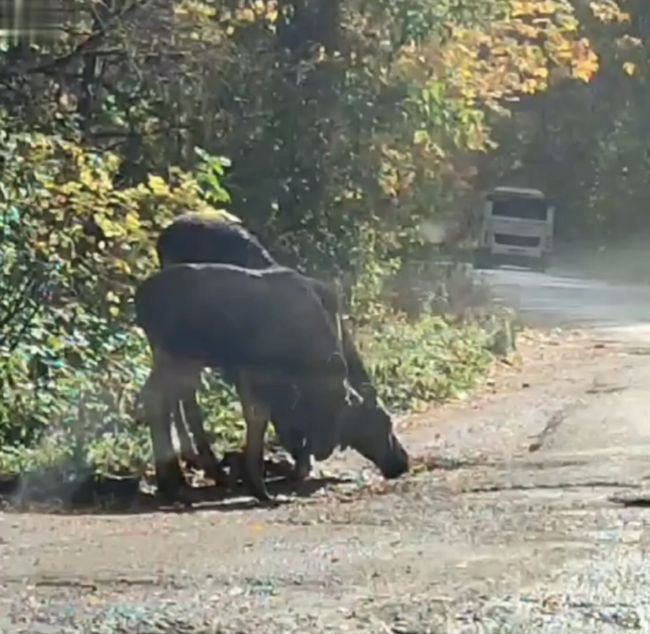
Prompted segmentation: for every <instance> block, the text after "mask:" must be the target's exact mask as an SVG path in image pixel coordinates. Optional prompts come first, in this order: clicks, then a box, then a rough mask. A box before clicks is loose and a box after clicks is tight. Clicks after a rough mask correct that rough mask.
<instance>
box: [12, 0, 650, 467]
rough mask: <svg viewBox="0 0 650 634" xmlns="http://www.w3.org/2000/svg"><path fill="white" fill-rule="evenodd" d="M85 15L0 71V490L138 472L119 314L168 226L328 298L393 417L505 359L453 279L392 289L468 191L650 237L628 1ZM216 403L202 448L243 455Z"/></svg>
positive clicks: (198, 8) (334, 2)
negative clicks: (530, 197)
mask: <svg viewBox="0 0 650 634" xmlns="http://www.w3.org/2000/svg"><path fill="white" fill-rule="evenodd" d="M77 4H78V11H77V12H76V14H74V15H73V16H72V18H73V19H72V21H71V22H70V23H69V24H67V25H65V28H64V29H62V32H61V34H60V37H57V38H55V39H50V40H47V41H36V42H33V43H31V44H30V43H29V42H27V41H17V42H13V41H7V42H5V44H4V46H3V48H2V52H0V103H2V104H3V109H2V111H0V173H1V178H0V232H1V243H0V268H2V276H1V278H0V446H1V450H0V477H2V476H3V475H8V474H12V473H16V472H23V471H28V470H34V469H36V468H44V467H50V466H53V465H56V464H60V463H61V462H63V463H65V464H68V465H70V464H72V465H81V464H89V465H91V467H92V468H96V469H97V470H98V471H100V472H103V473H113V474H121V473H130V472H134V471H135V472H139V471H141V470H142V469H144V468H145V466H146V464H147V462H148V460H149V441H148V436H147V430H146V427H145V426H144V425H143V424H142V421H141V420H140V419H139V416H138V411H137V407H136V402H135V400H136V399H135V397H136V394H137V392H138V390H139V388H140V387H141V386H142V384H143V382H144V380H145V378H146V376H147V372H148V368H149V356H148V354H149V353H148V350H147V348H146V345H145V341H144V338H143V336H142V334H141V333H140V332H139V331H137V330H136V329H135V328H134V327H133V325H132V321H133V320H132V306H131V298H132V295H133V291H134V289H135V287H136V285H137V283H138V282H139V281H140V280H142V279H144V278H145V277H146V276H147V275H148V274H150V273H151V272H152V271H153V270H155V268H156V267H157V262H156V259H155V254H154V249H153V247H154V241H155V238H156V235H157V233H158V232H159V231H160V229H161V228H162V227H163V226H165V225H166V224H167V223H169V222H170V221H171V219H172V218H173V217H174V216H175V215H177V214H178V213H181V212H185V211H189V210H198V211H203V212H206V213H214V214H233V215H235V216H237V217H238V218H240V219H241V220H242V221H243V222H244V223H245V224H246V225H247V226H248V227H250V228H251V229H252V230H253V231H254V232H256V233H257V234H258V235H259V237H260V239H261V240H262V242H263V243H264V244H265V245H267V246H268V247H269V248H270V250H271V251H272V253H273V255H274V256H275V257H276V258H277V259H278V260H279V261H281V262H283V263H286V264H288V265H290V266H296V267H298V268H299V269H301V270H303V271H305V272H308V273H310V274H313V275H316V276H320V277H323V278H325V279H336V280H338V281H340V283H341V287H342V290H343V291H344V294H345V297H346V300H347V302H348V312H349V315H350V319H351V321H352V323H353V325H354V329H355V331H356V333H357V338H358V341H359V345H360V348H361V351H362V354H363V356H364V360H365V361H366V363H367V364H368V367H369V368H370V369H371V371H372V373H373V376H374V377H375V379H376V381H377V384H378V387H379V389H380V393H381V395H382V397H383V398H384V399H385V401H386V402H387V404H388V405H389V406H390V407H391V408H393V409H395V410H396V411H401V412H407V411H410V410H412V409H414V408H419V407H423V406H424V405H426V404H428V403H431V402H435V401H441V400H445V399H449V398H454V397H459V396H462V395H463V394H465V393H467V391H468V390H470V389H471V388H472V386H473V385H474V384H475V383H476V381H478V380H480V377H481V376H482V375H483V374H484V372H485V370H486V369H487V368H488V367H489V364H490V362H491V361H492V360H493V358H494V355H495V354H499V353H501V352H499V349H498V348H495V346H494V338H495V328H497V329H498V325H497V326H495V324H497V322H498V321H499V320H496V321H495V319H494V318H493V317H492V316H489V315H487V316H486V315H485V314H483V312H484V311H481V310H479V309H478V307H477V306H476V305H475V304H476V302H475V298H476V295H475V294H476V293H480V292H481V290H480V289H475V288H474V287H472V285H471V284H469V282H468V279H469V278H467V276H465V277H463V275H462V274H459V275H458V276H457V278H456V281H453V280H452V279H451V278H450V277H445V276H444V275H441V276H440V277H439V278H432V277H428V278H427V277H426V275H429V274H428V273H427V274H422V275H419V276H418V275H416V276H415V277H413V276H410V275H405V272H406V271H408V270H411V269H412V267H413V264H414V263H417V262H422V261H430V260H432V259H440V258H441V256H443V255H444V254H445V253H446V252H452V251H453V249H455V248H456V247H458V246H459V245H460V244H462V243H463V241H466V239H467V238H468V236H471V231H472V228H473V221H474V216H473V214H472V211H473V210H474V209H476V206H477V203H478V201H479V199H480V194H481V192H482V188H485V187H491V186H493V185H494V184H495V183H497V182H501V181H504V180H507V181H508V182H515V183H517V182H518V183H520V184H524V185H530V186H538V187H542V188H543V189H545V190H547V191H549V192H551V193H552V194H553V195H554V196H556V197H559V207H560V209H561V210H562V209H566V213H564V215H563V216H562V215H561V220H560V227H561V231H563V232H565V234H566V235H575V234H576V233H578V234H580V232H583V231H585V230H587V229H588V230H589V231H590V232H591V233H594V232H602V235H608V232H612V231H617V230H630V229H631V228H634V227H635V226H637V225H638V224H640V223H642V222H643V221H644V216H643V214H642V213H641V208H640V207H642V205H641V202H642V200H644V198H643V197H642V195H641V192H642V191H643V187H644V186H645V184H646V182H647V173H648V170H647V169H645V167H644V166H646V165H647V163H648V160H650V158H649V156H648V152H647V147H646V146H644V145H643V143H642V141H641V140H642V139H643V138H644V136H643V134H642V128H643V126H644V125H647V116H646V113H647V108H641V107H640V105H639V104H641V103H645V101H644V100H643V99H641V98H638V97H635V99H628V96H629V95H630V94H632V93H634V94H635V95H636V94H637V93H639V94H641V93H642V94H646V93H647V92H648V87H647V80H646V79H645V77H646V65H647V59H648V56H647V51H646V48H645V47H646V46H647V45H646V42H645V40H644V29H645V30H646V31H648V30H650V26H649V25H648V21H647V19H646V18H645V14H644V13H643V9H644V6H643V4H642V3H641V2H640V1H639V2H635V1H633V0H628V2H626V3H625V10H626V11H627V13H624V12H623V11H622V10H621V9H620V8H619V7H618V5H617V3H616V2H614V1H613V0H601V1H599V2H591V3H590V4H589V5H588V6H585V3H579V2H577V1H576V2H572V1H570V0H544V1H540V0H533V1H530V2H523V1H518V0H489V1H486V0H470V1H469V2H463V3H458V2H455V1H454V0H442V1H435V2H433V1H432V0H390V1H385V0H374V1H371V2H362V1H356V0H349V1H348V0H255V1H253V0H210V1H208V0H205V1H200V0H162V1H161V2H157V3H155V4H150V3H146V4H145V3H143V2H140V1H138V0H117V1H116V2H112V3H101V2H86V1H85V0H79V1H78V2H77ZM603 93H604V94H606V95H607V99H602V98H601V97H600V96H601V95H602V94H603ZM648 94H650V93H648ZM646 101H647V100H646ZM589 108H591V110H589ZM636 109H638V111H637V110H636ZM587 110H589V112H590V115H589V116H583V114H582V113H584V112H586V111H587ZM623 156H625V157H628V158H625V159H623V158H622V157H623ZM629 157H632V158H629ZM540 165H541V167H540ZM568 165H570V166H571V168H570V169H568V168H567V166H568ZM621 174H623V175H624V176H621ZM621 178H623V179H624V182H623V183H621V184H620V187H618V186H617V187H614V186H613V185H612V183H613V181H616V182H617V183H618V182H619V180H620V179H621ZM635 201H636V202H638V204H635V205H632V204H631V203H633V202H635ZM623 207H625V209H629V210H630V211H629V212H626V215H624V216H621V214H620V213H618V210H619V209H620V208H623ZM423 280H424V282H427V283H425V284H424V287H425V289H426V292H424V293H420V292H418V290H417V286H418V284H420V285H422V283H423ZM459 293H460V294H462V295H463V297H465V298H466V299H467V301H465V300H462V301H461V300H459V299H458V297H459ZM479 303H481V302H479ZM210 381H211V385H210V387H211V389H209V390H204V393H203V395H202V402H203V405H204V406H205V408H206V418H207V420H208V424H209V426H210V428H211V430H212V432H213V435H214V437H215V440H216V441H218V442H219V443H220V444H221V445H222V446H224V445H228V444H233V443H235V444H236V443H238V442H239V433H240V432H241V422H240V416H239V413H238V408H237V405H236V401H235V399H234V397H233V394H232V392H231V391H229V390H228V388H226V387H225V386H223V385H220V384H215V380H214V379H210Z"/></svg>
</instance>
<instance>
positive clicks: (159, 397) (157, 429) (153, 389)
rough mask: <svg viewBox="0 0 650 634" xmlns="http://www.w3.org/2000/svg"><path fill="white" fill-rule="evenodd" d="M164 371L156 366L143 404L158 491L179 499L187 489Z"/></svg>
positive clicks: (144, 394)
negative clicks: (178, 458) (175, 442)
mask: <svg viewBox="0 0 650 634" xmlns="http://www.w3.org/2000/svg"><path fill="white" fill-rule="evenodd" d="M164 378H165V377H164V372H163V371H162V370H161V369H160V368H157V367H156V366H155V364H154V368H153V370H152V371H151V374H150V375H149V378H148V379H147V382H146V384H145V386H144V388H143V391H142V397H143V404H144V410H145V415H146V418H147V422H148V424H149V430H150V433H151V444H152V447H153V455H154V463H155V469H156V481H157V484H158V490H159V491H160V493H162V494H163V495H164V496H165V497H169V498H176V497H177V496H178V494H179V492H180V491H181V490H182V489H184V488H185V486H186V483H185V479H184V478H183V474H182V472H181V469H180V466H179V464H178V460H177V458H176V453H175V452H174V446H173V444H172V439H171V421H170V410H171V404H170V401H169V398H168V396H167V395H166V387H167V386H166V385H165V383H166V382H165V380H164Z"/></svg>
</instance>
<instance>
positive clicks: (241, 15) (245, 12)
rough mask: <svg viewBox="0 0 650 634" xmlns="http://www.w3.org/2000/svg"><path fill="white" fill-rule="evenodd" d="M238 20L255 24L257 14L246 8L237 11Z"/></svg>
mask: <svg viewBox="0 0 650 634" xmlns="http://www.w3.org/2000/svg"><path fill="white" fill-rule="evenodd" d="M237 18H238V19H239V20H241V21H242V22H255V13H254V12H253V10H252V9H250V8H248V7H246V8H245V9H241V10H240V11H237Z"/></svg>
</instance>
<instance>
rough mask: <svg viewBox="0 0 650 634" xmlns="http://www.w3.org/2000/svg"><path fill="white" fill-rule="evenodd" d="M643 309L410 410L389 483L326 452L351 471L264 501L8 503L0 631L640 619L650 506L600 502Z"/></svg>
mask: <svg viewBox="0 0 650 634" xmlns="http://www.w3.org/2000/svg"><path fill="white" fill-rule="evenodd" d="M498 275H501V278H500V279H501V280H502V282H504V286H506V287H507V286H508V280H512V277H510V278H508V274H507V273H505V272H499V273H498V274H497V276H498ZM520 275H526V274H525V273H521V274H520ZM528 275H529V276H531V277H529V278H528V280H529V281H530V280H532V279H533V277H534V276H535V274H528ZM515 277H516V276H515ZM540 277H543V276H540ZM516 279H520V280H521V278H516ZM518 283H519V284H520V286H522V285H524V282H523V281H520V282H518ZM525 284H526V285H527V284H528V282H526V283H525ZM532 284H533V283H532V282H531V286H532ZM542 292H544V291H542ZM639 321H640V320H637V321H636V322H635V323H631V324H628V325H629V326H630V327H631V329H630V330H628V336H627V338H623V337H621V336H618V335H613V334H612V333H611V332H610V333H608V334H607V335H606V336H607V339H608V341H607V343H606V344H605V345H603V343H602V338H603V336H604V335H602V334H601V333H600V332H599V331H598V330H597V329H595V330H593V331H592V332H588V333H587V334H582V335H580V334H576V335H574V336H567V335H565V334H557V335H554V336H548V337H545V336H541V335H531V337H530V338H528V339H525V340H524V341H523V342H522V348H521V357H522V363H521V364H517V363H515V364H514V365H511V366H503V367H501V368H499V369H498V370H497V371H496V372H495V375H494V376H493V377H492V379H491V381H489V382H488V383H487V384H486V386H485V388H484V389H483V390H481V391H480V392H479V393H478V394H477V395H476V397H475V398H473V399H472V400H471V401H470V402H466V403H456V404H452V405H449V406H447V407H444V408H441V409H438V410H436V411H434V412H429V413H426V414H422V415H419V416H414V417H412V418H411V419H409V420H408V421H404V422H403V427H402V432H401V433H402V435H403V437H404V439H405V441H406V443H407V444H408V446H409V448H410V449H411V450H412V451H413V453H414V454H416V455H417V456H418V458H419V463H420V464H419V465H418V466H416V468H415V469H414V472H413V473H412V474H411V475H409V476H408V477H407V478H403V479H401V480H399V481H398V482H394V483H385V482H382V481H381V480H379V479H378V478H376V476H375V475H374V473H373V472H372V470H369V469H367V467H366V465H365V464H364V463H363V462H362V461H361V460H360V459H358V458H356V457H354V456H352V455H350V454H345V455H343V456H341V457H337V458H336V459H333V460H331V461H329V462H328V463H326V465H325V467H326V468H327V469H328V470H329V471H332V472H334V473H338V474H340V475H343V476H347V477H348V478H349V479H350V481H349V482H345V483H342V484H338V485H328V486H326V487H324V488H322V489H320V490H318V491H316V492H315V493H314V494H313V495H312V496H311V497H308V498H299V499H294V500H292V501H291V502H290V503H288V504H286V505H283V506H282V507H280V508H278V509H275V510H261V509H258V508H247V505H246V504H243V505H242V504H238V503H237V502H238V501H237V500H233V501H230V502H227V503H226V502H221V503H216V504H206V508H204V509H201V510H198V511H196V512H192V513H164V512H143V513H140V514H132V515H121V516H120V515H113V516H109V515H105V516H101V515H95V516H91V515H67V516H64V515H45V514H37V513H31V514H29V513H23V514H16V513H5V514H0V631H1V632H5V631H6V632H11V633H12V634H13V633H18V632H30V633H32V632H33V633H54V632H57V633H58V632H84V633H86V632H102V633H104V632H147V633H148V632H188V633H199V632H206V633H207V632H229V633H230V632H232V633H236V632H246V633H248V632H255V633H257V632H260V633H266V632H269V633H275V632H277V633H280V632H282V633H286V632H364V633H365V632H367V633H373V634H375V633H382V632H394V633H396V634H397V633H403V634H405V633H414V634H415V633H417V634H420V633H424V632H468V633H469V632H499V633H501V632H522V633H523V632H537V631H539V632H589V633H593V632H619V631H624V630H634V629H636V630H640V631H649V630H650V592H649V591H648V589H647V588H648V587H650V583H649V582H650V567H649V566H647V565H646V564H645V554H646V543H649V542H650V533H649V532H648V530H647V528H646V526H647V518H648V513H650V511H648V510H646V509H644V508H641V507H637V506H624V505H622V504H618V503H614V502H613V501H612V499H611V498H612V496H618V497H621V496H623V497H624V498H625V496H628V498H629V497H630V496H632V498H634V497H639V495H640V493H642V490H643V486H644V484H645V478H646V476H649V475H650V457H649V454H650V425H649V424H648V423H647V412H648V408H649V406H650V396H649V393H648V389H647V386H648V385H650V358H649V357H648V354H649V353H650V340H646V338H645V334H644V329H643V328H642V327H641V326H640V325H639ZM635 329H636V330H635ZM626 499H627V498H626ZM630 499H631V498H630ZM239 502H244V503H245V502H246V500H240V501H239Z"/></svg>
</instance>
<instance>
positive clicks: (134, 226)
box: [124, 211, 140, 233]
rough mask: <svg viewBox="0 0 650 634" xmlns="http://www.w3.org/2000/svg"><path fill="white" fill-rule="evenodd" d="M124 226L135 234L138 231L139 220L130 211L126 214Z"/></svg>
mask: <svg viewBox="0 0 650 634" xmlns="http://www.w3.org/2000/svg"><path fill="white" fill-rule="evenodd" d="M124 224H125V226H126V228H127V230H128V231H130V232H132V233H135V232H136V231H139V229H140V218H138V216H137V215H136V214H134V213H133V212H131V211H130V212H129V213H128V214H126V218H125V219H124Z"/></svg>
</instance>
